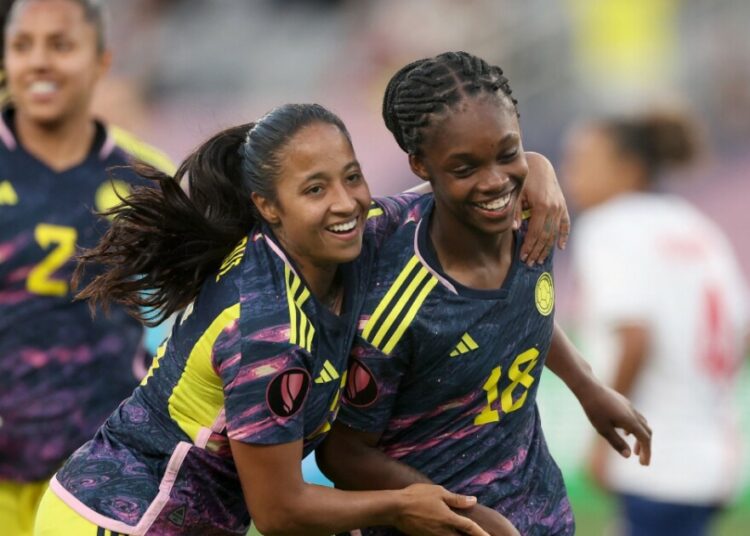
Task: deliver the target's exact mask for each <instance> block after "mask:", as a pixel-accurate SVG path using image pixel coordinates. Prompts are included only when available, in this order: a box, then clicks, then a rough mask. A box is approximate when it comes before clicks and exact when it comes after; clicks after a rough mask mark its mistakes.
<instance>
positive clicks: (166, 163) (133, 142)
mask: <svg viewBox="0 0 750 536" xmlns="http://www.w3.org/2000/svg"><path fill="white" fill-rule="evenodd" d="M109 129H110V132H111V133H112V137H113V138H114V140H115V143H116V144H117V146H118V147H120V148H121V149H123V150H124V151H125V152H126V153H128V154H130V155H133V156H134V157H135V158H136V159H137V160H140V161H141V162H143V163H144V164H148V165H149V166H152V167H154V168H156V169H158V170H159V171H161V172H163V173H166V174H167V175H170V176H173V175H174V173H175V171H177V168H176V167H175V165H174V164H173V163H172V160H170V158H169V157H168V156H167V155H166V154H164V153H163V152H161V151H160V150H159V149H157V148H156V147H152V146H151V145H149V144H147V143H144V142H142V141H141V140H139V139H138V138H136V137H135V136H134V135H133V134H131V133H130V132H128V131H126V130H123V129H121V128H119V127H116V126H110V127H109Z"/></svg>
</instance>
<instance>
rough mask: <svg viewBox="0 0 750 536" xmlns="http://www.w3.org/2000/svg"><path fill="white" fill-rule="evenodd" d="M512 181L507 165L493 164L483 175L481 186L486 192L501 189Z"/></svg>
mask: <svg viewBox="0 0 750 536" xmlns="http://www.w3.org/2000/svg"><path fill="white" fill-rule="evenodd" d="M508 181H510V175H509V174H508V170H507V169H506V166H500V165H497V164H495V165H492V166H491V167H490V168H489V169H488V170H487V172H486V173H485V174H484V176H483V177H482V180H481V182H480V183H479V188H480V189H481V190H482V191H485V192H491V191H495V190H501V189H502V188H503V187H504V186H505V185H506V184H507V183H508Z"/></svg>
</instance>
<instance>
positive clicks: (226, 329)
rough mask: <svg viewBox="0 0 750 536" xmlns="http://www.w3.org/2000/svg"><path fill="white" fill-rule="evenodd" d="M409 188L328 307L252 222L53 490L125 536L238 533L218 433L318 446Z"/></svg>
mask: <svg viewBox="0 0 750 536" xmlns="http://www.w3.org/2000/svg"><path fill="white" fill-rule="evenodd" d="M408 199H409V197H408V196H406V197H403V198H393V199H385V200H382V201H381V202H379V203H378V204H375V205H374V206H373V207H372V208H371V210H370V213H369V215H370V217H369V218H368V223H367V226H366V230H365V236H364V240H363V248H362V254H361V255H360V257H359V258H358V259H357V260H356V261H354V262H351V263H347V264H344V265H342V266H341V268H340V269H341V271H342V275H343V277H344V285H345V298H344V305H343V309H342V314H341V315H340V316H336V315H334V314H332V313H331V312H330V311H329V310H328V309H327V308H326V307H325V306H323V305H321V304H320V303H319V302H318V301H317V300H316V298H315V297H314V296H313V295H312V294H311V292H310V290H309V288H308V287H307V285H306V283H305V282H304V281H303V279H302V278H301V277H300V275H299V273H298V271H297V269H296V268H295V266H294V264H293V263H292V262H291V261H290V260H289V258H288V257H287V255H286V254H285V252H284V251H283V250H282V249H281V247H280V246H279V245H278V243H277V242H276V241H275V240H274V238H273V236H272V234H271V233H270V231H269V230H268V229H267V228H265V227H260V228H258V229H256V230H255V231H253V232H251V233H250V234H249V235H248V237H247V238H245V239H243V240H242V241H241V242H240V243H239V244H238V245H237V247H236V248H235V249H234V251H232V252H231V253H230V254H229V255H228V256H227V258H226V260H225V261H224V263H223V265H222V266H221V268H220V270H219V271H218V273H217V274H216V275H215V276H213V277H211V278H209V279H208V280H207V281H206V282H205V283H204V285H203V287H202V289H201V291H200V293H199V295H198V297H197V298H196V300H195V301H194V302H193V304H191V305H190V306H189V307H188V308H186V310H185V311H184V312H183V313H181V315H179V316H178V318H177V320H176V322H175V325H174V327H173V330H172V334H171V336H170V338H169V339H168V341H167V342H166V343H164V344H163V345H162V347H160V348H159V351H158V352H157V355H156V356H155V359H154V363H153V364H152V366H151V369H150V370H149V372H148V374H147V376H146V378H145V379H144V380H143V382H142V383H141V386H140V387H139V388H138V389H136V390H135V392H134V393H133V396H131V397H130V398H129V399H128V400H126V401H125V402H124V403H123V404H122V405H121V406H120V407H119V408H118V410H117V411H115V412H114V413H113V414H112V415H111V416H110V418H109V419H108V420H107V422H106V423H105V424H104V426H103V427H102V428H101V429H100V430H99V432H98V433H97V434H96V436H95V438H94V439H93V440H92V441H89V442H88V443H87V444H85V445H84V446H83V447H81V448H80V449H79V450H78V451H77V452H76V453H75V454H74V455H73V456H72V457H71V458H70V459H69V460H68V462H67V463H66V464H65V466H64V467H63V468H62V469H61V470H60V471H59V472H58V473H57V475H56V476H55V477H54V478H53V480H52V483H51V489H52V490H53V491H54V492H55V493H56V494H57V495H58V496H59V497H60V498H61V499H62V500H63V501H65V502H66V503H67V504H68V505H70V506H71V507H73V508H75V509H76V511H78V512H79V513H80V514H81V515H83V516H84V517H86V518H87V519H89V520H90V521H92V522H94V523H96V524H97V525H99V526H101V527H104V528H106V529H109V530H111V531H114V532H121V533H125V534H143V533H145V532H146V531H149V533H153V534H185V533H190V534H206V535H208V534H245V533H246V531H247V529H248V527H249V524H250V516H249V513H248V511H247V509H246V507H245V501H244V499H243V494H242V489H241V487H240V482H239V478H238V475H237V472H236V469H235V466H234V462H233V460H232V455H231V452H230V448H229V439H232V440H236V441H241V442H245V443H250V444H260V445H275V444H283V443H289V442H292V441H297V440H302V441H303V451H304V454H307V453H309V452H310V451H312V449H313V448H315V446H316V445H317V444H318V443H319V442H320V441H322V439H323V438H324V436H325V434H326V432H328V430H329V429H330V427H331V422H332V421H333V419H334V418H335V416H336V414H337V412H338V409H339V406H340V401H341V398H340V394H341V392H342V389H343V387H344V385H345V381H346V373H347V372H346V371H347V362H348V357H349V353H350V351H351V345H352V341H353V339H354V336H355V333H356V320H357V318H358V317H359V312H360V310H361V306H362V303H363V302H364V296H365V293H366V289H367V287H368V285H369V278H370V274H371V268H372V266H373V264H374V258H375V252H376V250H377V248H378V245H379V243H380V242H381V240H382V238H383V237H384V236H386V235H387V234H388V233H390V232H392V231H393V230H394V229H395V228H396V227H397V224H398V222H399V221H400V218H401V217H402V216H401V215H402V214H403V207H404V206H406V204H407V200H408Z"/></svg>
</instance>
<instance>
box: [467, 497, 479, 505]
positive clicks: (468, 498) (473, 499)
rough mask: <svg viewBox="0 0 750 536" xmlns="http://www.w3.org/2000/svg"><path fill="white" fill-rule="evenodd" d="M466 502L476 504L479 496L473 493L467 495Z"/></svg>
mask: <svg viewBox="0 0 750 536" xmlns="http://www.w3.org/2000/svg"><path fill="white" fill-rule="evenodd" d="M466 502H467V503H469V504H474V503H475V502H477V498H476V497H474V496H473V495H468V496H467V497H466Z"/></svg>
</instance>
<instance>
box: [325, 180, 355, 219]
mask: <svg viewBox="0 0 750 536" xmlns="http://www.w3.org/2000/svg"><path fill="white" fill-rule="evenodd" d="M331 194H332V199H331V212H335V213H337V214H351V213H352V212H354V211H355V209H356V208H357V200H356V199H355V198H354V196H353V195H352V192H351V190H350V188H347V187H346V185H344V184H342V183H339V182H336V183H335V186H334V187H333V191H332V192H331Z"/></svg>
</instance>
